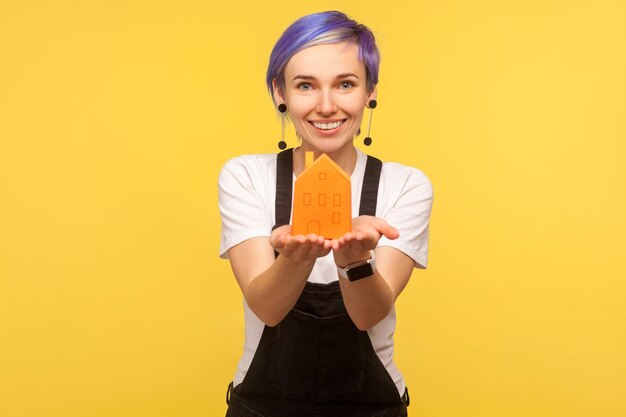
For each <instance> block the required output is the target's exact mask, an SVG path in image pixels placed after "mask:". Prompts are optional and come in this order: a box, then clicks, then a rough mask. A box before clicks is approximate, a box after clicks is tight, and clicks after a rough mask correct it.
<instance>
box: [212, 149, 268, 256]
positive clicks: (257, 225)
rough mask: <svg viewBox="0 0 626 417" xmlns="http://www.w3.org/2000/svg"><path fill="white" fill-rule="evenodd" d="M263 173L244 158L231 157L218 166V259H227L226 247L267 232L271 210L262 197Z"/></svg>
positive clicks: (264, 234) (265, 173)
mask: <svg viewBox="0 0 626 417" xmlns="http://www.w3.org/2000/svg"><path fill="white" fill-rule="evenodd" d="M267 175H268V174H267V172H260V169H259V167H255V164H254V163H253V161H248V160H246V159H245V158H244V157H239V158H234V159H231V160H230V161H228V162H227V163H226V164H225V165H224V167H223V168H222V170H221V172H220V175H219V180H218V202H219V208H220V214H221V218H222V232H221V238H220V257H221V258H224V259H226V258H228V250H229V249H230V248H232V247H233V246H235V245H237V244H239V243H241V242H243V241H245V240H248V239H251V238H253V237H258V236H267V237H269V236H270V235H271V232H272V224H273V223H272V219H271V212H270V210H269V207H268V201H267V197H264V195H265V196H267V192H268V190H265V189H264V188H265V186H266V185H265V183H264V181H265V180H266V178H267ZM264 192H265V194H264Z"/></svg>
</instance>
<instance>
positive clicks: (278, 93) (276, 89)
mask: <svg viewBox="0 0 626 417" xmlns="http://www.w3.org/2000/svg"><path fill="white" fill-rule="evenodd" d="M272 92H273V95H274V102H276V101H278V100H280V101H281V102H283V103H284V102H285V97H284V96H283V92H282V89H281V88H280V86H279V85H278V83H277V82H276V78H274V79H273V80H272Z"/></svg>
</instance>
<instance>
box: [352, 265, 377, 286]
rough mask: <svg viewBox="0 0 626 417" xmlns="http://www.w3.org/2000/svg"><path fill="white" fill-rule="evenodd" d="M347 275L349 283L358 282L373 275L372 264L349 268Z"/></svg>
mask: <svg viewBox="0 0 626 417" xmlns="http://www.w3.org/2000/svg"><path fill="white" fill-rule="evenodd" d="M347 275H348V279H349V280H350V281H358V280H360V279H361V278H367V277H369V276H371V275H374V268H372V264H370V263H369V262H368V263H366V264H363V265H359V266H357V267H354V268H350V269H349V270H348V271H347Z"/></svg>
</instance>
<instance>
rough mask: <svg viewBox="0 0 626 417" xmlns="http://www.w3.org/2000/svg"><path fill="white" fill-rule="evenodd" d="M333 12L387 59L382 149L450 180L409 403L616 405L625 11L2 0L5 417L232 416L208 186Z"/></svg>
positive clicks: (249, 139)
mask: <svg viewBox="0 0 626 417" xmlns="http://www.w3.org/2000/svg"><path fill="white" fill-rule="evenodd" d="M327 9H340V10H343V11H345V12H347V13H348V14H350V15H351V16H353V17H354V18H356V19H357V20H360V21H362V22H364V23H366V24H367V25H369V26H370V27H372V28H373V30H374V31H375V33H376V35H377V37H378V41H379V46H380V48H381V51H382V54H383V62H382V66H381V82H380V84H379V96H378V98H379V100H378V101H379V106H378V107H377V109H376V111H375V115H374V122H373V131H372V136H373V138H374V144H373V146H372V147H371V148H369V150H368V151H369V152H371V153H372V154H375V155H377V156H379V157H381V158H382V159H384V160H388V161H399V162H402V163H405V164H408V165H412V166H416V167H419V168H420V169H422V170H423V171H424V172H425V173H426V174H427V175H428V176H429V177H430V179H431V180H432V182H433V185H434V188H435V205H434V211H433V216H432V224H431V244H430V259H429V269H428V270H426V271H415V273H414V276H413V279H412V281H411V283H410V285H409V287H408V288H407V289H406V291H405V292H404V294H403V295H402V296H401V298H400V299H399V301H398V303H397V308H398V310H399V323H398V332H397V338H396V340H397V361H398V363H399V366H400V368H401V369H402V370H403V372H404V374H405V376H406V379H407V382H408V384H409V387H410V389H411V394H412V400H413V403H412V405H411V407H410V413H411V415H412V416H425V417H448V416H449V417H466V416H480V417H482V416H485V417H486V416H494V417H505V416H506V417H516V416H533V417H534V416H568V417H578V416H580V417H589V416H594V417H618V416H620V417H621V416H625V415H626V395H625V394H626V307H625V306H624V304H625V303H624V300H625V298H626V284H625V280H624V278H625V277H626V261H625V258H626V257H625V256H624V252H625V251H626V220H625V218H626V216H625V213H626V186H625V185H626V168H625V165H626V164H625V160H626V124H625V120H626V76H625V74H626V4H625V3H624V2H623V1H565V0H544V1H521V0H520V1H502V0H492V1H487V0H476V1H442V0H428V1H426V0H425V1H416V2H400V1H397V2H393V1H391V2H390V1H380V0H379V1H363V0H358V1H315V2H312V1H297V0H289V1H282V0H281V1H272V2H253V1H249V2H241V1H227V2H219V3H216V2H211V1H208V0H207V1H180V2H172V1H133V0H124V1H119V0H117V1H78V0H76V1H18V2H14V1H8V0H2V2H1V3H0V196H1V198H2V201H1V204H0V385H1V387H0V415H2V416H7V417H24V416H34V417H52V416H59V417H61V416H62V417H71V416H81V417H84V416H90V417H91V416H94V417H96V416H98V417H100V416H116V417H125V416H129V417H134V416H149V417H161V416H172V417H194V416H221V415H223V414H224V411H225V404H224V392H225V389H226V385H227V383H228V382H229V381H230V379H231V378H232V376H233V373H234V371H235V366H236V361H237V359H238V358H239V356H240V354H241V347H242V341H243V333H242V320H243V318H242V310H241V296H240V293H239V289H238V287H237V286H236V284H235V281H234V279H233V278H232V275H231V272H230V269H229V266H228V263H227V262H225V261H222V260H219V259H218V257H217V255H218V244H219V228H220V220H219V213H218V210H217V175H218V172H219V169H220V167H221V166H222V164H223V163H224V162H225V161H226V160H227V159H228V158H230V157H233V156H235V155H239V154H242V153H257V152H275V151H276V150H277V148H276V143H277V141H278V139H279V123H278V119H277V118H276V113H275V111H274V109H273V107H272V104H271V102H270V99H269V96H268V95H267V93H266V91H265V86H264V75H265V68H266V64H267V57H268V55H269V52H270V49H271V47H272V45H273V43H274V42H275V40H276V39H277V38H278V36H279V35H280V33H281V32H282V30H283V29H284V28H285V27H286V26H287V25H288V24H289V23H291V22H292V21H293V20H295V19H296V18H297V17H299V16H301V15H304V14H307V13H310V12H315V11H322V10H327ZM288 141H289V143H290V145H295V144H296V143H297V141H296V139H295V136H294V134H293V131H292V130H290V131H289V138H288Z"/></svg>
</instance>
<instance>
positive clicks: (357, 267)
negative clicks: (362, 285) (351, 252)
mask: <svg viewBox="0 0 626 417" xmlns="http://www.w3.org/2000/svg"><path fill="white" fill-rule="evenodd" d="M375 269H376V256H375V255H374V251H373V250H370V251H369V257H367V258H365V259H361V260H359V261H355V262H352V263H349V264H347V265H346V266H339V265H337V274H338V275H339V277H340V278H344V279H347V280H349V281H358V280H360V279H362V278H367V277H369V276H372V275H374V270H375Z"/></svg>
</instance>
